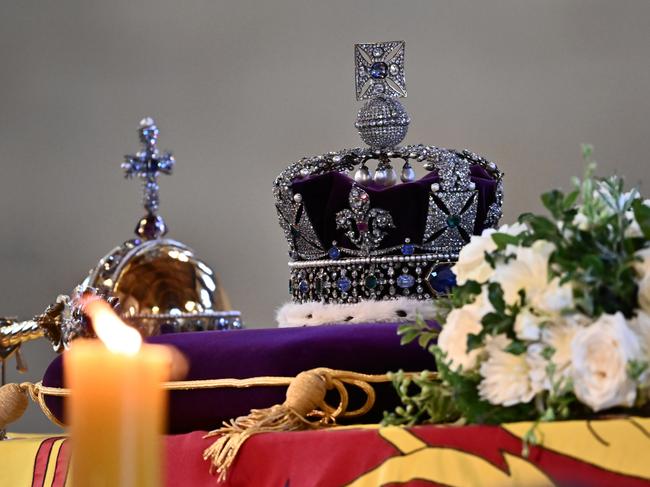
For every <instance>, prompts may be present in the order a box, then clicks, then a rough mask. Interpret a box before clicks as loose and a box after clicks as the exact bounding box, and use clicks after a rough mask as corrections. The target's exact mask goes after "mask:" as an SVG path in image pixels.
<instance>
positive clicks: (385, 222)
mask: <svg viewBox="0 0 650 487" xmlns="http://www.w3.org/2000/svg"><path fill="white" fill-rule="evenodd" d="M348 201H349V203H350V209H347V208H345V209H343V210H341V211H339V212H338V213H337V214H336V228H339V229H344V230H346V232H345V235H346V236H347V237H348V238H349V239H350V241H351V242H352V243H353V244H355V245H356V246H357V247H359V248H360V249H362V250H364V251H365V252H367V253H369V252H370V251H371V250H372V249H376V248H377V247H379V245H380V244H381V241H382V240H383V239H384V237H385V236H386V235H387V232H386V230H387V229H390V228H395V224H394V223H393V217H392V216H391V215H390V213H388V211H386V210H382V209H381V208H371V207H370V196H369V195H368V193H366V192H365V191H364V190H363V189H361V188H360V187H359V186H357V185H353V186H352V189H351V190H350V195H349V197H348Z"/></svg>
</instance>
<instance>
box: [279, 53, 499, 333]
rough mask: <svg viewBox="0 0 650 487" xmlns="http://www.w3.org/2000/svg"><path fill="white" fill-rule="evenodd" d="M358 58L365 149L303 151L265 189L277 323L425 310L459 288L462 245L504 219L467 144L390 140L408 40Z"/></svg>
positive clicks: (398, 112)
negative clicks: (274, 226)
mask: <svg viewBox="0 0 650 487" xmlns="http://www.w3.org/2000/svg"><path fill="white" fill-rule="evenodd" d="M354 57H355V85H356V94H357V99H358V100H367V101H366V102H365V104H364V105H363V106H362V107H361V109H360V110H359V113H358V116H357V121H356V124H355V126H356V128H357V130H358V131H359V135H360V136H361V138H362V140H363V141H364V142H365V143H366V144H367V145H368V147H365V148H355V149H344V150H339V151H335V152H328V153H327V154H324V155H321V156H313V157H303V158H302V159H300V160H299V161H298V162H295V163H293V164H291V165H290V166H289V167H287V168H286V169H285V170H284V171H283V172H282V173H281V174H280V175H279V176H278V177H277V179H276V180H275V182H274V185H273V193H274V197H275V204H276V208H277V212H278V216H279V221H280V225H281V226H282V228H283V230H284V234H285V237H286V240H287V243H288V245H289V256H290V258H291V261H290V262H289V268H290V278H289V292H290V294H291V297H292V302H291V303H289V304H287V305H285V306H284V307H283V308H281V310H280V311H279V313H278V320H279V322H280V324H281V325H304V324H319V323H323V322H332V321H339V320H341V321H349V322H359V321H384V320H389V321H399V320H403V319H412V318H413V317H414V314H416V313H417V314H424V315H427V314H428V313H430V312H431V309H432V307H431V302H432V300H433V299H435V298H436V297H437V296H439V295H441V294H445V293H447V292H448V291H449V289H450V288H451V287H452V286H453V285H454V284H455V276H454V274H453V272H452V271H451V266H452V265H453V263H454V262H455V261H456V260H457V258H458V252H459V251H460V249H461V248H462V247H463V246H464V245H465V244H466V243H467V242H468V241H469V239H470V237H471V236H472V235H473V234H479V233H481V231H482V230H483V229H485V228H487V227H492V226H495V225H496V224H497V223H498V221H499V219H500V217H501V208H502V198H503V181H502V177H503V175H502V173H501V172H500V171H499V169H498V168H497V166H496V164H494V163H492V162H489V161H487V160H486V159H484V158H483V157H481V156H479V155H477V154H475V153H474V152H471V151H468V150H462V151H457V150H451V149H444V148H439V147H435V146H428V145H407V146H399V145H398V144H400V143H401V142H402V140H403V139H404V137H405V136H406V132H407V129H408V126H409V124H410V117H409V115H408V113H407V112H406V109H405V108H404V106H403V105H402V104H401V103H400V102H399V98H403V97H406V83H405V77H404V59H405V45H404V42H403V41H399V42H382V43H374V44H357V45H356V46H355V56H354ZM396 161H397V162H399V163H400V164H401V165H402V167H401V172H400V175H399V176H398V174H397V171H396V169H395V166H394V164H395V162H396ZM371 163H372V164H373V165H374V166H375V169H374V172H373V170H372V169H371V167H370V164H371ZM414 166H419V167H421V169H420V170H421V171H422V170H423V171H424V175H423V176H422V177H420V178H418V177H417V174H416V169H415V168H414ZM338 305H353V306H346V307H341V306H338ZM369 306H370V307H369Z"/></svg>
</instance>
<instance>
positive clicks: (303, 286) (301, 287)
mask: <svg viewBox="0 0 650 487" xmlns="http://www.w3.org/2000/svg"><path fill="white" fill-rule="evenodd" d="M298 289H299V290H300V292H301V293H302V294H305V293H306V292H307V291H309V283H308V282H307V281H305V280H304V279H303V280H302V281H300V284H298Z"/></svg>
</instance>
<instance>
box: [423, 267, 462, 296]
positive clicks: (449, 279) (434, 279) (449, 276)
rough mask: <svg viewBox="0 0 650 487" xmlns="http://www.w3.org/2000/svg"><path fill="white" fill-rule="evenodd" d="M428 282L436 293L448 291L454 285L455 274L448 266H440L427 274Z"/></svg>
mask: <svg viewBox="0 0 650 487" xmlns="http://www.w3.org/2000/svg"><path fill="white" fill-rule="evenodd" d="M429 284H430V285H431V288H432V289H433V290H434V291H436V292H437V293H448V292H449V291H451V290H452V289H453V288H454V287H455V286H456V274H454V271H452V270H451V267H450V266H440V267H437V268H436V269H434V270H433V272H431V274H430V275H429Z"/></svg>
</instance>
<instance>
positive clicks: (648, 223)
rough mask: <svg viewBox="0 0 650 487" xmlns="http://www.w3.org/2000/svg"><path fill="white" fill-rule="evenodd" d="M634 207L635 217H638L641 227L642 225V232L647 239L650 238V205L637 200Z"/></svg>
mask: <svg viewBox="0 0 650 487" xmlns="http://www.w3.org/2000/svg"><path fill="white" fill-rule="evenodd" d="M632 209H633V210H634V218H636V221H637V223H638V224H639V227H641V232H643V236H644V237H645V238H646V239H650V207H648V206H646V205H644V204H643V201H641V200H640V199H639V200H636V201H635V202H634V203H633V204H632Z"/></svg>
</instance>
